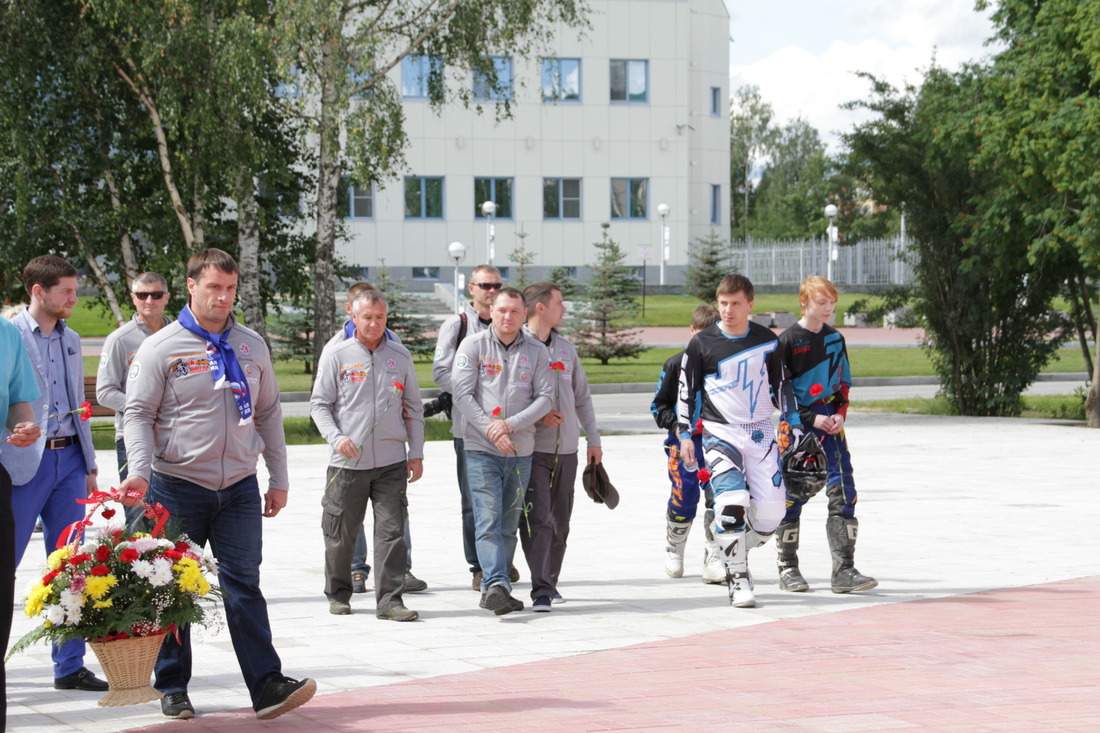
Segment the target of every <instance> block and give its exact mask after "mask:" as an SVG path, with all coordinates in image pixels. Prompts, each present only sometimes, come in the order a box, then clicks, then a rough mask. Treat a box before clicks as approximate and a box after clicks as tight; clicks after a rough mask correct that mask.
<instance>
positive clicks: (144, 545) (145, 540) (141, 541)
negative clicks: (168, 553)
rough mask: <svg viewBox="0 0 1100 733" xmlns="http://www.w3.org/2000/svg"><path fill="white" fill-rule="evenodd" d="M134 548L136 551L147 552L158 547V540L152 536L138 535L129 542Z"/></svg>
mask: <svg viewBox="0 0 1100 733" xmlns="http://www.w3.org/2000/svg"><path fill="white" fill-rule="evenodd" d="M130 544H132V545H133V547H134V549H135V550H137V551H138V552H149V550H155V549H157V548H158V547H160V540H158V539H156V538H154V537H138V538H137V539H136V540H134V541H133V542H131V543H130Z"/></svg>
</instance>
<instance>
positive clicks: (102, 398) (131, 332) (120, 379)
mask: <svg viewBox="0 0 1100 733" xmlns="http://www.w3.org/2000/svg"><path fill="white" fill-rule="evenodd" d="M161 318H163V319H164V323H163V324H162V326H161V327H162V328H163V327H164V326H167V325H168V324H169V323H171V322H172V319H171V318H169V317H168V316H161ZM151 335H153V332H152V331H150V330H149V327H148V326H146V325H145V321H143V320H142V319H141V315H140V314H138V313H135V314H134V317H133V318H132V319H131V320H130V322H129V323H126V324H123V325H121V326H119V327H118V328H117V329H115V330H114V331H111V333H109V334H107V340H106V341H104V342H103V353H102V354H100V356H99V371H97V372H96V379H95V398H96V399H97V400H99V404H101V405H103V406H104V407H110V408H111V409H112V410H114V411H115V440H119V439H121V438H122V413H123V411H124V410H125V409H126V372H127V371H129V369H130V362H131V361H133V360H134V354H136V353H137V350H138V347H139V346H141V343H142V342H143V341H144V340H145V339H147V338H149V337H150V336H151Z"/></svg>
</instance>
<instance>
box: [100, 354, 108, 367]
mask: <svg viewBox="0 0 1100 733" xmlns="http://www.w3.org/2000/svg"><path fill="white" fill-rule="evenodd" d="M105 366H107V354H106V353H103V354H100V355H99V368H100V369H102V368H103V367H105Z"/></svg>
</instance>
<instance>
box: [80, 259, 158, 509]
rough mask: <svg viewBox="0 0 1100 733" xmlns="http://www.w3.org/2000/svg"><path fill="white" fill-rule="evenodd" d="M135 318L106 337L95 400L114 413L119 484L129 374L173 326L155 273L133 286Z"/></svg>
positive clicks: (122, 475)
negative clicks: (142, 351)
mask: <svg viewBox="0 0 1100 733" xmlns="http://www.w3.org/2000/svg"><path fill="white" fill-rule="evenodd" d="M130 300H131V301H133V303H134V317H133V318H132V319H130V321H128V322H127V323H125V324H123V325H122V326H119V327H118V328H117V329H115V330H114V331H112V332H111V333H109V334H107V339H106V340H105V341H104V342H103V353H102V354H100V357H99V371H98V372H97V374H96V381H95V396H96V399H97V400H98V401H99V404H101V405H103V406H104V407H110V408H111V409H112V410H114V411H115V455H116V456H117V458H118V476H119V480H122V479H125V478H126V470H127V469H128V468H129V466H128V465H127V463H128V459H127V458H126V441H125V440H123V439H122V413H123V412H124V411H125V410H126V372H128V371H129V370H130V362H131V361H133V360H134V354H136V353H137V350H138V347H139V346H141V342H142V341H144V340H145V339H146V338H148V337H149V336H151V335H153V334H154V333H156V332H157V331H159V330H160V329H162V328H163V327H165V326H167V325H168V324H169V323H171V322H172V319H171V318H169V317H168V316H166V315H164V307H165V306H166V305H168V282H167V281H166V280H165V279H164V278H163V277H161V276H160V275H158V274H157V273H155V272H143V273H141V274H140V275H138V276H137V277H136V278H134V282H133V283H131V285H130ZM142 513H143V508H142V507H141V506H133V507H126V526H127V527H133V526H134V525H135V524H136V523H137V521H138V520H139V519H140V518H141V515H142Z"/></svg>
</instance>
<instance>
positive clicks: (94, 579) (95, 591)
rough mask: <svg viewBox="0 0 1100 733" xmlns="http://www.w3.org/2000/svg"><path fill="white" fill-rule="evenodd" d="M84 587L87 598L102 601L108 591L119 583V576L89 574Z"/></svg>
mask: <svg viewBox="0 0 1100 733" xmlns="http://www.w3.org/2000/svg"><path fill="white" fill-rule="evenodd" d="M86 583H87V585H85V587H84V596H85V598H91V599H92V600H93V601H102V600H103V596H105V595H107V592H108V591H109V590H111V588H114V587H115V586H116V585H118V578H116V577H115V576H113V575H89V576H88V578H87V580H86Z"/></svg>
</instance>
